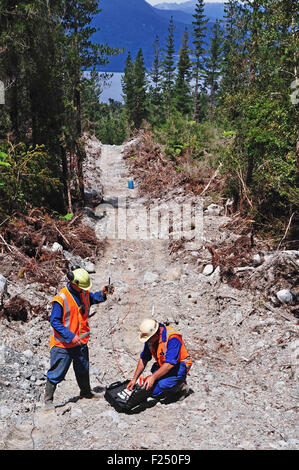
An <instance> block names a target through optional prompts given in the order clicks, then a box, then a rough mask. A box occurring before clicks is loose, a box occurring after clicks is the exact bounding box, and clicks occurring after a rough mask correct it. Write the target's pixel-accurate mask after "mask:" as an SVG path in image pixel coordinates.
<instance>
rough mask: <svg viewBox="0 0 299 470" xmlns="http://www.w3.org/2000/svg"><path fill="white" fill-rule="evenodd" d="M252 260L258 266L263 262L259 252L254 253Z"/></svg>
mask: <svg viewBox="0 0 299 470" xmlns="http://www.w3.org/2000/svg"><path fill="white" fill-rule="evenodd" d="M252 262H253V264H254V265H255V266H258V265H259V264H261V263H262V258H261V256H260V255H259V254H258V253H256V254H255V255H253V257H252Z"/></svg>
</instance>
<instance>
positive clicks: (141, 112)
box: [122, 49, 148, 129]
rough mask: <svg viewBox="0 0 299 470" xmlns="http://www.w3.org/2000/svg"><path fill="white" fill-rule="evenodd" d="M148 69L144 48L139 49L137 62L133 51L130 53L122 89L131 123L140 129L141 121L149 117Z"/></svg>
mask: <svg viewBox="0 0 299 470" xmlns="http://www.w3.org/2000/svg"><path fill="white" fill-rule="evenodd" d="M146 89H147V88H146V70H145V65H144V58H143V53H142V50H141V49H139V51H138V53H137V56H136V60H135V63H134V62H133V60H132V57H131V53H130V52H129V53H128V56H127V59H126V64H125V69H124V75H123V78H122V90H123V94H124V101H125V108H126V114H127V119H128V122H129V125H131V126H134V127H135V128H136V129H139V128H140V126H141V123H142V121H143V120H144V119H146V118H147V113H148V111H147V94H146Z"/></svg>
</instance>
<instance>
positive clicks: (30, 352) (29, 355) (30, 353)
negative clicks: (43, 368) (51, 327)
mask: <svg viewBox="0 0 299 470" xmlns="http://www.w3.org/2000/svg"><path fill="white" fill-rule="evenodd" d="M23 355H24V356H25V357H26V359H32V358H33V352H32V351H31V350H30V349H26V351H24V352H23Z"/></svg>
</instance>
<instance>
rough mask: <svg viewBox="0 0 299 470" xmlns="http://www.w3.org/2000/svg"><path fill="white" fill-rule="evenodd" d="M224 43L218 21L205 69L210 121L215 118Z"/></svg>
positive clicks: (213, 29)
mask: <svg viewBox="0 0 299 470" xmlns="http://www.w3.org/2000/svg"><path fill="white" fill-rule="evenodd" d="M222 42H223V32H222V30H221V27H220V22H219V20H216V22H215V23H214V25H213V28H212V39H211V44H210V48H209V53H208V56H207V59H206V67H205V68H206V70H205V84H206V86H207V87H208V88H209V90H210V110H209V116H210V120H212V119H213V116H214V107H215V95H216V91H217V90H218V86H219V85H218V81H219V77H220V75H221V64H222V52H223V48H222Z"/></svg>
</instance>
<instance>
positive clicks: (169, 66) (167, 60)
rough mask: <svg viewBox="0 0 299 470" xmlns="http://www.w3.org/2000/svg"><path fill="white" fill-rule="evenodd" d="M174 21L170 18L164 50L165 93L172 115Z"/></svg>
mask: <svg viewBox="0 0 299 470" xmlns="http://www.w3.org/2000/svg"><path fill="white" fill-rule="evenodd" d="M174 52H175V47H174V23H173V17H171V18H170V21H169V26H168V36H167V38H166V47H165V49H164V51H163V63H162V64H163V93H164V96H165V100H166V103H167V114H168V116H169V115H170V108H171V102H172V98H173V90H174V84H175V69H176V66H175V60H174Z"/></svg>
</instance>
